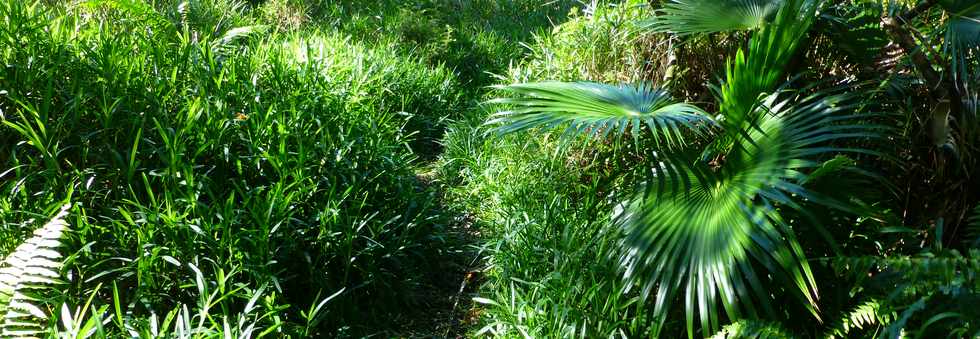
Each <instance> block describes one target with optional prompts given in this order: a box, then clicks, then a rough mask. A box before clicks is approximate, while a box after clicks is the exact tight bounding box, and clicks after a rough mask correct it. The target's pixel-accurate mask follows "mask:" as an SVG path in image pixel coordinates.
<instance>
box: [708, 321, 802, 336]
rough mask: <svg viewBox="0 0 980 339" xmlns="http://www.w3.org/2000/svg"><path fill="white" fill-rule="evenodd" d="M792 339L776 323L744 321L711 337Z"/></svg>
mask: <svg viewBox="0 0 980 339" xmlns="http://www.w3.org/2000/svg"><path fill="white" fill-rule="evenodd" d="M792 337H793V336H791V335H789V333H786V331H785V330H783V328H781V327H779V325H777V324H775V323H770V322H763V321H749V320H743V321H739V322H736V323H733V324H729V325H727V326H725V328H723V329H722V330H721V331H719V332H718V333H716V334H715V335H713V336H711V339H740V338H753V339H755V338H758V339H765V338H772V339H782V338H792Z"/></svg>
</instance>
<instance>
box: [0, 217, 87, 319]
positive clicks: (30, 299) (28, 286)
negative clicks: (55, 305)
mask: <svg viewBox="0 0 980 339" xmlns="http://www.w3.org/2000/svg"><path fill="white" fill-rule="evenodd" d="M69 207H70V206H69V205H65V206H63V207H62V208H61V210H60V211H59V212H58V213H57V214H56V215H55V216H54V217H53V218H52V219H51V220H50V221H48V223H47V224H45V225H44V226H43V227H41V228H39V229H37V230H36V231H34V237H32V238H31V239H28V240H27V241H26V242H24V243H23V244H21V245H20V246H18V247H17V248H16V249H14V251H13V253H11V254H10V255H8V256H7V258H6V259H5V260H4V261H3V263H2V265H0V337H4V338H27V337H34V336H37V335H38V334H40V333H42V332H43V330H44V327H43V326H44V324H45V323H46V322H45V321H44V320H45V319H47V318H48V316H47V314H46V313H45V311H44V310H42V309H41V308H40V307H39V306H38V302H39V301H40V300H41V299H40V298H39V297H38V293H39V292H40V291H43V290H44V289H47V288H50V287H51V286H52V285H55V284H58V283H59V280H58V279H59V277H60V270H61V262H60V261H59V259H61V254H60V253H59V252H58V251H57V248H58V247H60V246H61V239H62V237H63V236H64V234H65V233H66V231H67V229H68V223H67V222H66V221H65V217H66V216H67V215H68V209H69Z"/></svg>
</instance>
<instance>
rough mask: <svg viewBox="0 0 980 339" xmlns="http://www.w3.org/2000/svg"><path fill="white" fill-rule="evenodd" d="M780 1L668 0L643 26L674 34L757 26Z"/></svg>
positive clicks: (762, 23)
mask: <svg viewBox="0 0 980 339" xmlns="http://www.w3.org/2000/svg"><path fill="white" fill-rule="evenodd" d="M782 2H783V1H782V0H671V1H669V2H667V3H665V4H664V5H663V7H661V8H660V9H659V10H657V11H656V13H655V16H654V17H653V18H651V19H649V20H647V21H646V22H644V26H646V27H648V28H649V29H651V30H653V31H655V32H666V33H673V34H677V35H690V34H697V33H714V32H725V31H736V30H748V29H756V28H759V27H761V26H763V25H764V24H765V22H766V18H768V17H769V16H770V15H771V14H772V13H774V12H775V11H776V10H777V9H778V8H779V6H781V5H782Z"/></svg>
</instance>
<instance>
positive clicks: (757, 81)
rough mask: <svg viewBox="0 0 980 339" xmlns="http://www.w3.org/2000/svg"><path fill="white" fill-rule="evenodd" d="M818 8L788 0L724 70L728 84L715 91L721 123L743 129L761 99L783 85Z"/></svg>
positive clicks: (725, 83) (803, 2)
mask: <svg viewBox="0 0 980 339" xmlns="http://www.w3.org/2000/svg"><path fill="white" fill-rule="evenodd" d="M815 11H816V6H813V5H812V4H811V3H809V2H807V1H803V0H787V2H786V4H785V5H784V6H783V7H782V8H781V9H780V10H779V12H778V13H777V14H776V17H775V19H774V21H773V22H772V23H770V24H768V25H765V26H763V28H762V30H761V31H759V32H758V33H757V34H754V35H753V36H752V38H751V40H749V45H748V48H747V49H746V50H745V51H743V50H741V49H739V51H738V52H737V53H736V55H735V58H733V59H731V60H729V62H728V64H727V66H726V67H725V80H724V82H723V83H722V84H721V86H719V87H718V88H716V89H715V91H716V96H717V97H718V101H719V110H720V113H721V115H722V116H723V117H724V120H723V121H720V123H721V124H722V126H725V127H726V128H735V129H741V128H744V127H745V126H744V125H743V124H744V123H745V122H747V121H750V120H751V117H749V115H750V114H751V113H753V112H757V110H756V109H755V106H756V104H757V103H759V98H760V96H762V95H764V94H767V93H772V92H773V91H775V90H776V89H777V86H778V85H779V84H780V83H782V77H784V76H785V72H786V67H787V65H788V64H789V62H790V59H791V58H792V57H793V56H794V55H795V54H796V50H797V48H798V47H799V45H800V41H801V40H802V38H803V36H804V35H806V32H807V31H808V30H809V28H810V26H811V25H812V23H813V20H814V17H815V16H814V13H815Z"/></svg>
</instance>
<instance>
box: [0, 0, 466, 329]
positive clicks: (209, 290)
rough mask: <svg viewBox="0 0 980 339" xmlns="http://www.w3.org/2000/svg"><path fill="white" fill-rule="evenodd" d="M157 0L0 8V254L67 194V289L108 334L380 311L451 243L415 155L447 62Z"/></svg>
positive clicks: (412, 289) (434, 131) (282, 322)
mask: <svg viewBox="0 0 980 339" xmlns="http://www.w3.org/2000/svg"><path fill="white" fill-rule="evenodd" d="M170 5H171V4H169V3H163V4H158V6H157V8H152V7H148V6H136V5H132V4H129V3H122V2H120V3H110V2H106V3H104V4H93V5H91V6H61V5H47V4H40V3H37V4H25V3H23V2H20V1H12V0H4V1H0V17H2V19H3V21H4V22H8V23H10V25H5V26H4V27H3V28H0V38H2V42H0V56H2V58H3V60H4V64H5V68H4V69H3V71H2V72H3V76H0V89H3V91H5V92H4V94H3V95H2V96H0V110H2V111H3V122H4V126H3V129H0V140H2V141H3V142H2V144H0V154H2V155H0V168H2V170H0V173H3V179H4V180H3V183H2V184H0V185H2V194H0V221H2V223H0V224H2V225H4V226H2V227H3V228H4V229H3V230H4V233H3V236H0V244H2V248H3V249H5V250H9V249H11V248H12V247H13V246H14V245H15V244H17V243H19V242H20V241H21V240H22V239H23V237H24V236H26V235H27V234H28V233H29V231H30V230H28V229H26V227H21V226H18V225H20V222H21V221H23V220H27V219H29V218H30V217H32V216H35V213H37V212H38V211H42V210H45V208H46V207H47V206H49V205H51V204H54V203H56V202H58V201H63V200H64V199H67V198H71V199H73V200H75V201H77V202H78V206H79V207H78V208H77V210H78V213H77V216H76V217H75V218H76V220H74V225H73V228H74V229H75V237H76V238H77V244H76V246H73V247H72V248H76V249H79V251H78V253H75V254H74V255H73V256H72V257H73V258H74V259H73V260H72V261H71V263H70V264H69V265H68V267H69V269H70V272H71V274H69V275H68V276H70V277H71V278H70V283H69V288H68V289H67V292H66V293H67V297H68V300H69V301H73V300H86V299H87V298H88V297H89V296H94V303H95V304H98V305H102V306H110V305H111V307H109V308H110V309H114V310H115V318H116V319H115V320H114V321H113V322H112V323H114V324H116V325H115V326H114V327H110V328H107V329H106V330H107V331H109V332H110V333H123V332H126V331H128V330H129V329H131V328H132V329H134V330H135V331H137V332H143V331H144V330H147V329H148V328H152V326H150V325H149V324H151V323H153V322H154V321H157V322H160V321H162V320H161V318H166V317H167V316H176V315H182V316H181V317H183V315H186V316H187V317H189V318H193V319H195V320H201V321H205V320H206V322H208V323H209V325H208V326H213V327H208V328H210V329H211V330H215V329H217V330H216V331H218V332H216V333H220V328H221V327H222V326H223V324H221V323H220V322H211V321H213V320H215V319H216V318H214V317H209V316H206V315H207V314H212V315H218V314H220V315H224V316H228V317H229V318H230V319H234V318H235V317H236V314H239V313H237V312H239V311H241V310H243V309H248V308H249V307H247V306H249V305H252V307H259V308H253V309H252V311H254V312H252V313H249V312H245V313H242V316H243V317H245V318H243V319H245V320H247V322H248V323H250V324H252V323H254V324H255V325H256V326H258V327H262V328H264V329H272V332H271V334H272V335H276V336H283V335H295V336H330V335H362V334H371V333H377V332H382V331H385V330H387V328H388V327H389V326H394V325H393V324H392V319H393V318H395V317H394V316H393V315H395V314H398V313H404V312H405V310H407V309H410V308H411V307H412V306H413V305H417V304H418V303H420V300H419V298H421V296H422V295H423V294H424V291H425V289H426V288H427V287H428V286H429V285H431V284H432V283H433V282H432V281H431V280H432V279H434V277H436V276H437V275H436V274H430V273H429V272H434V271H437V270H439V269H440V268H441V267H440V263H439V262H440V260H438V259H435V258H439V257H440V256H441V255H442V254H441V253H442V249H444V248H445V247H447V246H450V245H449V244H447V242H446V240H445V237H443V236H442V233H443V232H444V228H445V224H446V223H447V220H448V217H447V216H446V215H445V213H444V212H443V211H442V210H441V209H440V208H438V206H436V194H435V191H434V190H433V189H431V188H429V187H426V186H425V185H423V184H422V183H421V182H420V181H419V180H418V179H417V178H416V169H417V167H418V166H419V160H418V157H419V156H420V155H425V154H426V153H429V152H434V148H427V147H431V145H433V144H434V140H436V139H437V138H438V137H439V136H440V135H441V129H442V125H444V124H445V121H446V119H447V118H451V117H452V116H453V114H454V113H453V112H457V111H459V110H458V109H457V108H456V107H458V106H459V105H460V104H461V103H460V102H461V100H460V97H459V95H460V92H459V89H458V88H456V87H457V80H456V77H455V75H454V74H453V73H452V72H451V71H450V70H448V69H446V68H444V67H440V66H431V65H426V64H424V63H420V62H419V61H418V59H417V58H415V57H412V56H410V55H405V54H401V53H398V52H397V51H394V50H393V49H391V48H388V47H387V46H384V45H365V44H361V43H357V42H354V41H352V40H351V39H350V38H348V37H346V36H344V35H342V34H338V33H334V32H316V31H312V30H307V31H300V32H294V33H288V34H287V33H275V32H274V31H271V32H270V31H264V30H262V29H261V28H260V26H258V24H260V23H261V22H259V21H253V20H254V19H253V16H254V15H253V13H250V12H248V11H250V7H248V6H247V5H243V4H231V5H227V4H218V3H209V2H193V4H192V5H190V6H191V7H189V8H187V7H183V6H181V5H180V4H176V3H175V4H172V5H173V6H170ZM223 6H232V7H229V8H226V7H223ZM195 13H196V14H195ZM137 15H138V16H140V17H147V18H155V20H131V19H132V18H134V17H136V16H137ZM261 32H264V33H261ZM8 230H9V231H10V232H7V231H8ZM110 285H111V286H113V288H112V289H111V291H110V290H108V289H106V288H105V287H106V286H110ZM100 286H101V287H100ZM335 293H339V294H336V295H335V296H334V297H333V298H331V300H330V302H329V303H324V304H322V307H318V306H320V305H319V303H320V301H322V300H324V298H326V297H327V296H333V295H334V294H335ZM201 298H204V300H203V301H202V299H201ZM209 298H211V299H209ZM214 298H217V299H214ZM216 300H220V301H216ZM181 305H198V310H199V311H200V312H204V313H201V314H204V315H201V314H197V315H194V314H189V313H187V311H186V310H183V308H182V306H181ZM255 305H259V306H255ZM365 305H371V306H370V307H365ZM79 306H81V305H79ZM313 309H318V312H317V313H316V314H317V315H318V316H316V319H311V317H313V316H314V315H313V314H311V313H312V310H313ZM167 310H174V311H173V312H170V313H167V316H164V313H166V312H168V311H167ZM178 310H179V311H178ZM88 311H91V310H88ZM69 314H74V313H71V312H69ZM273 314H274V316H273ZM99 316H105V315H104V314H102V315H99ZM314 320H315V321H314ZM311 324H312V325H311ZM157 325H160V326H163V324H161V323H157ZM170 326H171V328H173V323H170ZM184 328H185V330H186V329H187V328H186V326H184ZM233 332H234V331H233ZM234 333H242V332H241V331H239V332H234Z"/></svg>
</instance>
